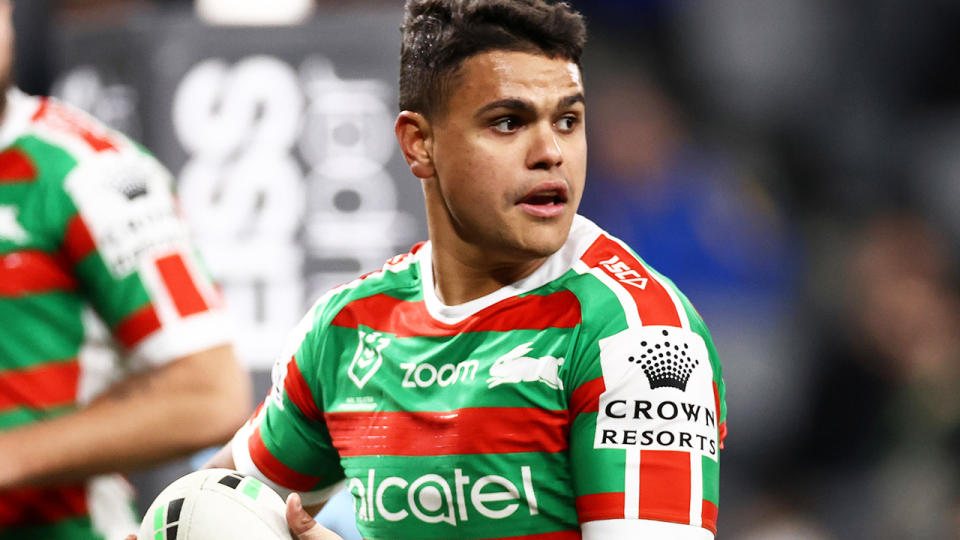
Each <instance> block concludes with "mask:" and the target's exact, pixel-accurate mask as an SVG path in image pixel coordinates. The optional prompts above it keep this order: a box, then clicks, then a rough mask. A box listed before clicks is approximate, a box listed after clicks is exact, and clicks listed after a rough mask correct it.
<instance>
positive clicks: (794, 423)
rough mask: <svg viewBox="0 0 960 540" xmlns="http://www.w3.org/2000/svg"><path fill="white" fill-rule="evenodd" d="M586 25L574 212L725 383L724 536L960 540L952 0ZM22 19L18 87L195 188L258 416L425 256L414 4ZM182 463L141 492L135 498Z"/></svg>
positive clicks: (718, 2) (112, 1) (634, 5)
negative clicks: (373, 272)
mask: <svg viewBox="0 0 960 540" xmlns="http://www.w3.org/2000/svg"><path fill="white" fill-rule="evenodd" d="M572 3H573V4H574V5H575V6H576V7H577V8H579V9H581V10H582V11H583V12H584V13H585V14H586V15H587V17H588V24H589V28H590V44H589V46H588V54H587V57H586V58H585V68H586V71H585V78H586V84H587V89H588V102H589V104H590V106H589V122H588V129H589V137H590V173H589V176H588V187H587V193H586V196H585V199H584V202H583V206H582V213H584V214H585V215H587V216H588V217H590V218H592V219H594V220H595V221H597V222H598V223H599V224H601V225H602V226H604V227H606V228H607V229H608V230H610V231H611V232H613V233H615V234H617V235H619V236H620V237H622V238H624V239H625V240H626V241H627V242H628V243H630V244H631V245H632V246H633V247H634V248H636V249H637V250H638V251H639V252H640V254H641V256H643V257H644V258H645V259H646V260H647V261H648V262H649V263H651V264H652V265H653V266H654V267H656V268H658V269H659V270H661V271H662V272H664V273H665V274H666V275H668V276H670V277H671V278H672V279H673V280H674V281H675V282H676V283H677V284H678V285H679V286H680V288H681V289H682V290H684V291H685V292H686V293H687V294H688V296H690V297H691V299H692V300H693V301H694V303H695V304H696V305H697V306H698V308H699V310H700V312H701V313H702V314H703V316H704V318H705V319H706V322H707V324H708V325H709V326H710V328H711V330H712V332H713V335H714V337H715V340H716V342H717V345H718V349H719V351H720V354H721V358H722V360H723V363H724V370H725V373H724V375H725V379H726V381H727V385H728V392H729V394H728V404H729V410H730V421H729V427H730V435H729V437H728V439H727V450H726V451H725V454H724V456H723V466H722V467H721V486H722V487H721V492H722V505H721V507H722V511H721V517H720V536H719V537H720V538H729V539H784V540H786V539H797V540H808V539H809V540H820V539H844V540H846V539H860V538H864V539H866V538H871V539H885V538H891V539H893V538H898V539H899V538H911V539H925V538H930V539H943V538H956V537H958V536H960V490H958V486H960V482H958V470H957V466H958V462H957V459H956V456H957V455H958V450H960V430H958V425H960V424H958V418H960V392H957V391H956V388H957V383H958V381H960V300H958V279H957V278H958V273H957V262H958V261H957V253H958V245H960V211H958V210H957V209H958V208H960V60H958V58H960V57H958V56H957V55H956V54H955V51H956V50H957V49H954V48H953V47H955V46H957V45H958V44H960V43H958V41H960V37H958V36H960V34H957V33H956V32H955V29H956V28H957V27H958V23H960V4H956V3H953V2H948V1H946V0H943V1H938V0H923V1H918V0H881V1H876V2H867V1H863V0H851V1H848V2H829V1H825V0H779V1H777V2H768V1H765V0H699V1H693V0H602V1H588V0H582V1H574V2H572ZM15 4H16V13H15V23H16V26H17V32H18V40H17V47H18V54H17V66H16V70H15V79H16V81H17V82H18V84H19V85H20V86H21V87H22V88H23V89H25V90H27V91H29V92H32V93H53V94H55V95H58V96H60V97H62V98H63V99H66V100H67V101H70V102H72V103H74V104H76V105H78V106H80V107H83V108H85V109H87V110H88V111H90V112H92V113H93V114H95V115H96V116H98V117H99V118H101V119H103V120H105V121H107V122H108V123H110V124H111V125H113V126H115V127H118V128H119V129H121V130H123V131H125V132H127V133H129V134H130V135H132V136H133V137H135V138H137V139H139V140H140V141H142V142H143V143H144V144H145V145H146V146H147V147H148V148H149V149H150V150H152V151H153V152H154V153H155V154H156V155H157V156H158V157H159V158H160V159H161V160H162V161H163V162H164V163H165V164H166V165H167V166H168V167H169V168H170V169H171V170H172V171H173V173H174V174H175V176H176V177H177V179H178V188H179V190H180V195H181V201H182V203H183V209H184V211H185V213H186V214H187V216H188V218H189V219H190V221H191V223H192V224H193V227H194V229H195V232H196V234H197V236H198V239H199V242H200V244H201V249H202V250H203V251H204V254H205V256H206V259H207V262H208V264H209V266H210V268H211V270H212V271H213V273H214V274H215V276H216V277H217V278H218V279H219V280H220V282H221V284H222V286H223V289H224V291H225V293H226V295H227V300H228V302H229V305H230V307H231V309H232V311H233V314H234V316H235V319H236V321H235V322H236V325H237V328H238V336H239V338H240V341H239V343H238V347H239V353H240V354H241V356H242V358H243V359H244V361H245V362H246V363H247V365H248V366H249V367H250V368H251V370H253V372H254V374H255V377H256V381H257V392H258V395H262V394H263V393H264V392H265V389H266V387H267V380H268V378H269V377H268V370H269V366H270V365H271V364H272V361H273V354H274V353H275V351H276V350H278V347H279V344H280V342H281V341H282V339H283V336H284V335H285V334H286V332H287V330H289V329H290V328H291V327H292V326H293V325H294V324H295V322H296V320H297V319H298V318H299V317H300V315H301V314H302V312H303V311H304V309H305V308H306V307H307V306H308V305H309V304H310V303H311V301H312V299H313V298H315V297H316V296H317V295H318V294H319V292H322V291H323V290H325V289H326V288H328V287H329V286H331V285H335V284H337V283H340V282H343V281H345V280H347V279H350V278H351V277H353V276H355V275H357V274H359V273H361V272H363V271H367V270H370V269H374V268H376V267H379V266H380V264H381V263H382V262H383V261H384V260H385V259H387V258H388V257H389V256H391V255H392V254H394V253H396V252H400V251H404V250H406V249H407V248H408V247H409V246H410V245H411V244H412V243H414V242H415V241H417V240H419V239H422V238H424V237H425V235H426V229H425V224H424V222H423V217H422V202H421V199H420V189H419V186H418V183H417V182H416V181H415V179H413V178H412V177H411V176H410V174H409V172H408V171H406V170H405V167H404V166H403V164H402V160H401V156H400V154H399V152H398V151H396V148H395V143H394V140H393V135H392V130H391V129H390V128H391V124H392V121H393V117H394V114H395V101H396V90H395V79H396V70H397V67H396V64H397V57H398V48H399V47H398V41H399V40H398V36H399V34H398V32H397V30H396V29H397V26H398V23H399V20H400V8H399V4H400V2H397V1H379V2H376V1H346V0H341V1H325V2H324V1H320V2H318V3H317V10H316V13H315V15H314V17H313V18H312V19H311V20H310V21H308V22H307V23H305V24H303V25H300V26H296V27H286V28H222V27H218V28H211V27H208V26H205V25H203V24H202V23H200V22H199V21H197V20H196V19H195V16H194V14H193V11H192V8H191V5H190V2H187V1H179V2H178V1H167V2H161V1H148V0H99V1H94V0H61V1H55V0H17V1H16V2H15ZM951 51H954V52H953V53H951ZM190 466H191V464H190V462H189V461H184V462H181V463H177V464H174V465H171V466H167V467H163V468H160V469H157V470H154V471H148V472H145V473H141V474H136V475H133V477H132V478H133V480H134V482H135V483H136V484H137V485H138V486H139V488H140V492H141V498H142V501H141V504H142V505H144V506H145V505H146V504H148V503H149V500H150V499H151V498H152V496H153V494H155V493H156V491H157V490H159V488H160V487H161V486H162V485H163V484H164V483H166V482H169V481H170V480H172V479H173V478H174V477H176V476H178V475H179V474H181V473H182V472H184V471H186V470H188V468H189V467H190Z"/></svg>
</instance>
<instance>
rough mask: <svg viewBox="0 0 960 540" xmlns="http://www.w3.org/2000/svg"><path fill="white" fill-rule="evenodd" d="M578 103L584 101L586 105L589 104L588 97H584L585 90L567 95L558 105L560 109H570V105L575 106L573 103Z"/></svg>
mask: <svg viewBox="0 0 960 540" xmlns="http://www.w3.org/2000/svg"><path fill="white" fill-rule="evenodd" d="M576 103H583V104H584V105H586V104H587V98H586V97H584V95H583V92H577V93H576V94H573V95H572V96H567V97H565V98H563V99H561V100H560V103H559V104H558V105H557V108H558V109H569V108H570V107H573V105H574V104H576Z"/></svg>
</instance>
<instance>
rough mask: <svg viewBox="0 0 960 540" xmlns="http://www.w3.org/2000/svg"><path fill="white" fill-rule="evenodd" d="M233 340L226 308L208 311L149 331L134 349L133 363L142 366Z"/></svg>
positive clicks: (152, 364) (169, 359) (135, 368)
mask: <svg viewBox="0 0 960 540" xmlns="http://www.w3.org/2000/svg"><path fill="white" fill-rule="evenodd" d="M230 343H233V331H232V326H231V324H230V319H229V318H228V317H227V315H226V313H225V312H223V311H205V312H203V313H197V314H196V315H191V316H190V317H188V318H186V319H181V320H180V322H179V323H177V324H172V325H170V326H165V327H163V328H162V329H161V330H160V331H158V332H154V333H152V334H150V335H149V336H148V337H147V338H146V339H144V340H143V341H141V342H140V343H139V344H138V345H137V346H136V347H135V348H134V349H133V351H131V355H130V357H131V360H130V366H131V368H133V369H134V370H140V369H143V368H145V367H148V366H155V365H161V364H164V363H167V362H170V361H172V360H176V359H177V358H180V357H183V356H187V355H189V354H193V353H197V352H201V351H204V350H206V349H210V348H213V347H216V346H219V345H227V344H230Z"/></svg>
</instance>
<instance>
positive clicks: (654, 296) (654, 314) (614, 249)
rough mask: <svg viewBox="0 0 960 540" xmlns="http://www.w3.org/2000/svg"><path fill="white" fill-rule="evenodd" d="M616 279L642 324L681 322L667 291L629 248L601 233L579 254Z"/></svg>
mask: <svg viewBox="0 0 960 540" xmlns="http://www.w3.org/2000/svg"><path fill="white" fill-rule="evenodd" d="M580 259H581V260H582V261H583V262H584V263H586V265H587V266H589V267H590V268H599V269H600V270H601V271H603V272H604V273H605V274H607V275H608V276H610V278H611V279H613V280H614V281H616V282H618V283H619V284H620V286H621V287H623V290H625V291H626V292H627V293H629V294H630V296H631V297H632V298H633V301H634V302H635V303H636V304H637V312H638V313H639V314H640V320H641V321H642V322H643V324H644V325H651V324H655V325H665V326H680V315H679V314H678V313H677V307H676V305H674V303H673V299H672V298H671V297H670V294H669V293H668V292H667V290H666V289H664V287H663V285H661V284H660V282H659V281H657V279H656V278H654V277H653V274H652V273H651V272H650V271H649V270H647V268H646V267H645V266H644V265H643V263H641V262H640V261H639V260H638V259H637V258H636V257H634V256H633V254H631V253H630V252H629V251H627V250H626V249H624V248H623V246H621V245H620V244H618V243H617V242H616V241H614V240H612V239H611V238H609V237H607V236H605V235H601V236H600V237H599V238H597V240H596V241H594V243H593V245H591V246H590V249H588V250H587V251H586V253H584V254H583V257H581V258H580Z"/></svg>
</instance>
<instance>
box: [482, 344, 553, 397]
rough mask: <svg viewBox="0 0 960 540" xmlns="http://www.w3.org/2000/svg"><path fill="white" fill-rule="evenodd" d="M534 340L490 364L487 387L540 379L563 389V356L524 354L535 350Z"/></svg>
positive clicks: (546, 383)
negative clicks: (561, 375)
mask: <svg viewBox="0 0 960 540" xmlns="http://www.w3.org/2000/svg"><path fill="white" fill-rule="evenodd" d="M530 345H533V342H530V343H524V344H523V345H519V346H517V347H516V348H514V349H513V350H512V351H510V352H508V353H507V354H505V355H503V356H501V357H500V358H497V360H496V361H495V362H494V363H493V365H492V366H490V378H489V379H487V388H493V387H495V386H500V385H501V384H507V383H519V382H536V381H540V382H542V383H543V384H545V385H547V386H549V387H550V388H555V389H562V388H563V381H561V380H560V374H559V370H560V366H561V365H563V358H554V357H552V356H544V357H542V358H531V357H529V356H524V355H525V354H527V353H529V352H530V351H532V350H533V348H532V347H531V346H530Z"/></svg>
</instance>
